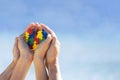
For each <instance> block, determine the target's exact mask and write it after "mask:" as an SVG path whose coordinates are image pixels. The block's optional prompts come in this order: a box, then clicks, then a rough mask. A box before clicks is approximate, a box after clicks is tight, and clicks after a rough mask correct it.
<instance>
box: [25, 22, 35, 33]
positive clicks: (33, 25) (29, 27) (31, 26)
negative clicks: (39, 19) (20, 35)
mask: <svg viewBox="0 0 120 80" xmlns="http://www.w3.org/2000/svg"><path fill="white" fill-rule="evenodd" d="M34 27H35V24H34V23H31V24H30V25H28V27H27V28H26V30H25V32H26V31H27V30H28V29H34Z"/></svg>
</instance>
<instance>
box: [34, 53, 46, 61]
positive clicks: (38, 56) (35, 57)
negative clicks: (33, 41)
mask: <svg viewBox="0 0 120 80" xmlns="http://www.w3.org/2000/svg"><path fill="white" fill-rule="evenodd" d="M34 59H40V60H42V61H43V60H44V57H43V56H41V55H39V54H36V53H35V54H34Z"/></svg>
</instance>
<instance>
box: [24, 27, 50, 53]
mask: <svg viewBox="0 0 120 80" xmlns="http://www.w3.org/2000/svg"><path fill="white" fill-rule="evenodd" d="M47 35H48V33H47V31H45V30H44V29H41V30H35V29H28V30H27V31H26V32H25V33H24V37H25V41H26V43H27V44H28V46H29V48H30V49H32V50H34V51H35V50H36V48H37V47H38V45H39V44H40V43H42V42H43V41H44V40H45V39H46V38H47Z"/></svg>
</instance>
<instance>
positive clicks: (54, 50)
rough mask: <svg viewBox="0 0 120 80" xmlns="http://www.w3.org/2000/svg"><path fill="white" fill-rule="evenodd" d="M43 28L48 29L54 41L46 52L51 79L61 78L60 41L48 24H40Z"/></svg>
mask: <svg viewBox="0 0 120 80" xmlns="http://www.w3.org/2000/svg"><path fill="white" fill-rule="evenodd" d="M40 25H41V26H42V28H44V29H45V30H46V31H48V32H49V33H50V34H51V36H52V41H51V44H50V47H49V49H48V50H47V53H46V66H47V68H48V73H49V80H61V73H60V68H59V62H58V57H59V52H60V42H59V40H58V38H57V36H56V34H55V33H54V32H53V31H52V30H51V29H50V28H49V27H47V26H46V25H44V24H40Z"/></svg>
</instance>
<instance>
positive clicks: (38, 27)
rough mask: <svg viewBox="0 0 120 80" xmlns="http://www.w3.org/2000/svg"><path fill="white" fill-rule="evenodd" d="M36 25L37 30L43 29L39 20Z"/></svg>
mask: <svg viewBox="0 0 120 80" xmlns="http://www.w3.org/2000/svg"><path fill="white" fill-rule="evenodd" d="M35 27H36V29H37V30H41V29H42V28H41V26H40V24H39V23H38V22H37V23H36V25H35Z"/></svg>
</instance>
